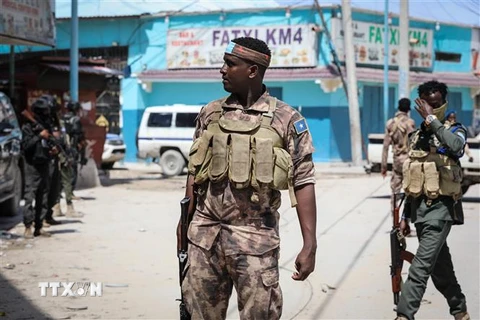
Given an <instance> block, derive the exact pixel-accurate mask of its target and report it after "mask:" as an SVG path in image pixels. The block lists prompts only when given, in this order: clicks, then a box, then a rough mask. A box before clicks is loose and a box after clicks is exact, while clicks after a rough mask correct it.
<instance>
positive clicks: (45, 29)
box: [0, 0, 55, 46]
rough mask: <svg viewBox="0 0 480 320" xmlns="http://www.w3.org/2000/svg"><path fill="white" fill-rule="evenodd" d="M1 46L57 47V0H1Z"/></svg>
mask: <svg viewBox="0 0 480 320" xmlns="http://www.w3.org/2000/svg"><path fill="white" fill-rule="evenodd" d="M0 44H13V45H48V46H55V0H0Z"/></svg>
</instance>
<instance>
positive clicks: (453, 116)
mask: <svg viewBox="0 0 480 320" xmlns="http://www.w3.org/2000/svg"><path fill="white" fill-rule="evenodd" d="M445 119H447V120H446V121H445V122H446V123H447V121H448V124H450V125H454V124H455V123H457V113H456V112H455V111H454V110H448V111H447V113H446V114H445ZM465 154H466V156H467V157H468V162H473V161H474V159H473V155H472V151H471V150H470V147H469V146H468V143H466V144H465Z"/></svg>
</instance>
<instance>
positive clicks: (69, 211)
mask: <svg viewBox="0 0 480 320" xmlns="http://www.w3.org/2000/svg"><path fill="white" fill-rule="evenodd" d="M67 217H69V218H83V214H81V213H78V212H76V211H75V209H74V208H73V204H67Z"/></svg>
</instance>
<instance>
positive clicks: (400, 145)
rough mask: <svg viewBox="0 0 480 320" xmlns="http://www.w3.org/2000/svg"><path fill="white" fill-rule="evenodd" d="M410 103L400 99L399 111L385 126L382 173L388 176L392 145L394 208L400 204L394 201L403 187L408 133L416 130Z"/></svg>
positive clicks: (391, 181)
mask: <svg viewBox="0 0 480 320" xmlns="http://www.w3.org/2000/svg"><path fill="white" fill-rule="evenodd" d="M410 104H411V103H410V99H407V98H402V99H400V100H399V101H398V112H397V113H396V114H395V116H394V117H393V118H391V119H389V120H388V121H387V124H386V126H385V138H384V139H383V151H382V167H381V173H382V176H383V178H385V177H386V176H387V158H388V148H389V147H390V145H391V146H392V153H393V164H392V179H391V180H390V188H391V189H392V195H391V198H390V202H391V206H392V210H393V209H394V208H395V207H396V206H397V205H398V204H397V203H393V198H394V197H393V195H394V194H397V193H400V191H401V189H402V180H403V173H402V167H403V163H404V162H405V160H406V159H407V158H408V135H409V134H410V133H411V132H413V131H414V130H415V121H414V120H413V119H412V118H410V115H409V112H410Z"/></svg>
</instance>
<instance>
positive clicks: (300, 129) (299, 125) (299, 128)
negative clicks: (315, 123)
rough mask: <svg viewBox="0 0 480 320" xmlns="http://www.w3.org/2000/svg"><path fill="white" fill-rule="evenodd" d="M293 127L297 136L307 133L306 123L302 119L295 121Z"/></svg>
mask: <svg viewBox="0 0 480 320" xmlns="http://www.w3.org/2000/svg"><path fill="white" fill-rule="evenodd" d="M293 126H294V127H295V131H296V132H297V134H301V133H304V132H305V131H308V127H307V122H306V121H305V119H304V118H302V119H300V120H297V121H295V122H294V123H293Z"/></svg>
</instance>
